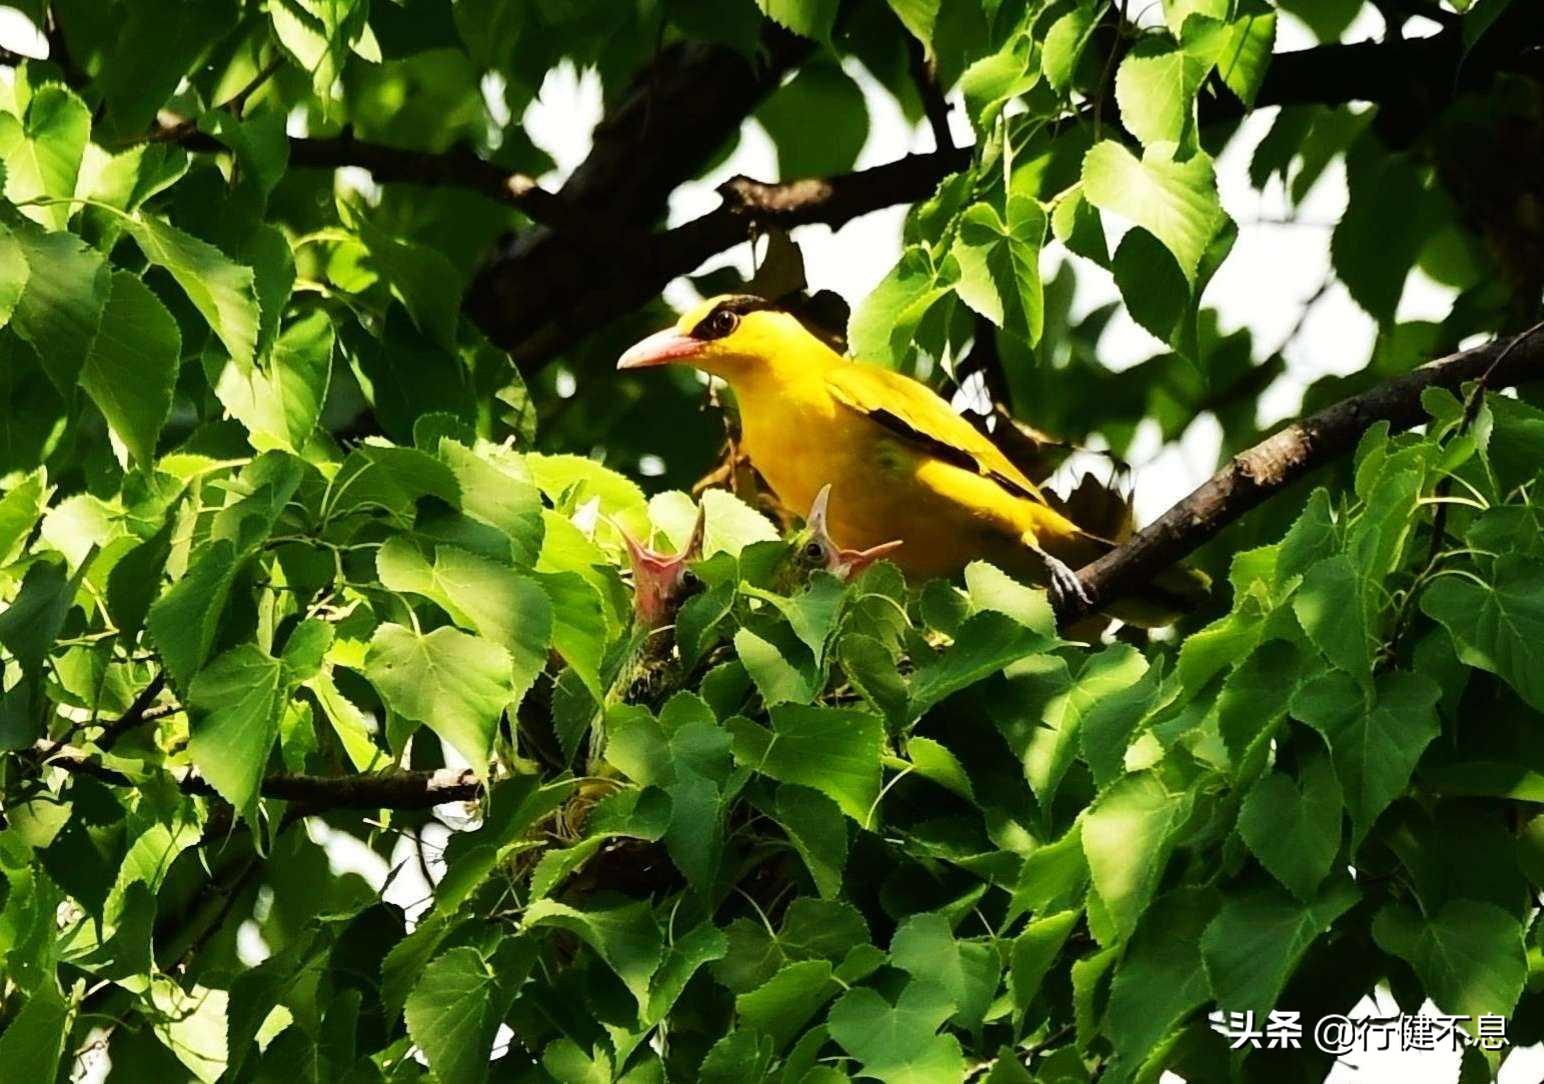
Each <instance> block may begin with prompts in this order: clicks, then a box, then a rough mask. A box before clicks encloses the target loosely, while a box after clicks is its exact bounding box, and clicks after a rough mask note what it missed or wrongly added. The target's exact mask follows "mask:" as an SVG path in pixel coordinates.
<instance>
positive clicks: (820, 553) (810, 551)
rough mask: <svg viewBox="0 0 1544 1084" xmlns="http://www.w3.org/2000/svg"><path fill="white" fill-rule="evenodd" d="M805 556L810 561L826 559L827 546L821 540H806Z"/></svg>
mask: <svg viewBox="0 0 1544 1084" xmlns="http://www.w3.org/2000/svg"><path fill="white" fill-rule="evenodd" d="M804 556H805V558H806V559H807V560H810V561H824V560H825V559H826V547H825V546H823V545H821V544H820V543H819V542H806V543H805V544H804Z"/></svg>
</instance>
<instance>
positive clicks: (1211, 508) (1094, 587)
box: [1059, 328, 1544, 624]
mask: <svg viewBox="0 0 1544 1084" xmlns="http://www.w3.org/2000/svg"><path fill="white" fill-rule="evenodd" d="M1539 330H1540V329H1537V328H1536V329H1534V330H1533V331H1529V332H1525V333H1524V334H1523V335H1522V336H1520V337H1518V338H1514V339H1508V340H1506V341H1504V342H1501V341H1498V342H1492V343H1488V344H1486V345H1485V346H1481V347H1477V348H1475V349H1473V350H1465V351H1462V352H1460V353H1457V354H1450V355H1449V356H1447V357H1445V358H1440V359H1438V360H1437V361H1433V362H1430V363H1428V364H1426V365H1423V366H1422V367H1421V368H1419V369H1416V370H1415V371H1414V372H1411V373H1406V374H1405V375H1403V376H1400V377H1396V378H1394V379H1393V380H1390V381H1388V382H1386V383H1384V384H1381V385H1379V386H1378V387H1376V388H1373V389H1372V390H1371V391H1367V392H1364V393H1363V394H1361V395H1356V396H1352V397H1351V398H1349V399H1343V400H1341V401H1340V402H1339V403H1336V404H1335V405H1334V406H1332V407H1328V408H1327V409H1325V410H1321V411H1320V412H1319V413H1317V414H1314V415H1312V416H1310V417H1308V418H1304V419H1302V420H1301V421H1296V422H1293V423H1292V424H1291V425H1288V426H1287V427H1286V428H1285V429H1282V430H1281V431H1280V432H1278V433H1276V434H1275V435H1273V436H1270V437H1268V438H1266V439H1265V440H1263V441H1261V442H1260V443H1259V444H1256V445H1255V446H1254V447H1253V448H1250V449H1248V450H1247V451H1244V452H1240V453H1239V454H1238V455H1236V456H1234V457H1233V458H1232V459H1231V460H1230V461H1229V462H1228V464H1227V465H1226V466H1225V467H1223V468H1222V469H1221V470H1219V471H1218V472H1217V473H1216V474H1214V475H1213V476H1212V477H1211V479H1210V480H1208V481H1207V482H1206V483H1205V484H1204V485H1202V486H1201V487H1200V488H1198V489H1196V490H1195V491H1194V492H1193V493H1191V494H1190V495H1189V496H1188V497H1186V498H1184V499H1183V500H1182V501H1180V502H1179V503H1178V504H1176V505H1174V507H1172V508H1170V509H1169V510H1168V511H1167V512H1165V513H1164V514H1163V515H1162V516H1160V517H1158V519H1156V520H1155V521H1153V522H1152V523H1151V524H1149V525H1148V526H1147V527H1146V528H1144V529H1143V530H1142V531H1140V532H1139V533H1138V534H1137V535H1136V536H1135V537H1133V538H1132V539H1131V540H1130V541H1129V542H1127V543H1125V544H1124V545H1122V546H1119V547H1117V548H1116V549H1114V550H1111V551H1110V552H1109V553H1107V554H1105V555H1104V556H1103V557H1101V558H1099V559H1098V560H1097V561H1094V562H1093V563H1091V564H1089V565H1086V566H1084V567H1083V568H1081V569H1079V570H1078V579H1079V580H1081V581H1082V583H1083V587H1084V590H1085V591H1087V592H1088V594H1089V596H1090V598H1092V599H1093V605H1092V606H1085V605H1082V604H1080V603H1078V602H1077V601H1076V600H1072V601H1070V602H1069V603H1068V604H1067V605H1066V606H1064V607H1063V608H1062V610H1061V611H1060V613H1059V617H1060V618H1061V620H1062V623H1063V624H1067V623H1070V622H1072V621H1075V620H1077V619H1078V618H1079V617H1082V616H1084V615H1085V614H1087V613H1088V612H1089V611H1090V610H1093V609H1098V608H1099V607H1100V606H1101V605H1103V604H1105V603H1108V602H1112V601H1114V600H1116V599H1118V598H1121V597H1122V596H1124V595H1126V594H1129V593H1131V592H1133V591H1136V590H1139V589H1140V588H1141V587H1142V586H1143V585H1144V584H1146V583H1148V582H1150V581H1151V580H1152V578H1153V577H1154V576H1156V575H1158V573H1160V572H1162V571H1163V570H1164V569H1165V568H1168V567H1169V566H1170V565H1173V564H1175V563H1176V562H1178V561H1181V560H1183V559H1184V558H1185V557H1187V556H1188V555H1189V554H1191V553H1193V552H1194V551H1195V550H1196V549H1198V548H1199V547H1200V546H1201V545H1202V543H1204V542H1206V541H1207V540H1208V539H1210V538H1211V537H1212V536H1213V535H1215V534H1217V532H1219V531H1221V530H1222V529H1223V528H1224V527H1226V526H1227V525H1228V524H1230V523H1232V522H1233V521H1234V520H1236V519H1238V518H1239V517H1240V516H1242V515H1243V514H1244V513H1246V512H1248V511H1249V510H1250V509H1252V508H1254V507H1256V506H1257V505H1259V504H1260V503H1261V502H1262V501H1264V500H1265V499H1266V498H1268V497H1270V496H1271V495H1273V494H1275V493H1279V492H1280V491H1281V490H1282V489H1284V488H1286V487H1287V486H1288V485H1290V484H1292V483H1293V482H1295V481H1297V480H1298V479H1299V478H1302V477H1304V476H1305V475H1307V474H1309V473H1311V472H1312V471H1314V470H1316V469H1317V468H1319V467H1321V466H1323V465H1324V464H1326V463H1328V462H1330V461H1331V460H1333V459H1335V458H1337V457H1339V456H1341V455H1344V454H1346V453H1347V452H1349V451H1351V450H1352V449H1353V448H1355V447H1356V443H1357V441H1358V440H1360V439H1361V436H1362V434H1363V433H1364V432H1366V430H1367V428H1368V426H1370V425H1373V424H1374V423H1376V422H1380V421H1386V422H1388V423H1389V426H1390V428H1391V429H1392V430H1394V431H1395V432H1398V431H1401V430H1404V429H1409V428H1411V427H1412V426H1415V425H1419V424H1421V423H1422V422H1423V421H1425V420H1426V414H1425V412H1424V411H1423V410H1422V408H1421V393H1422V392H1423V391H1425V390H1426V389H1427V388H1432V387H1438V388H1449V389H1454V388H1458V387H1459V386H1461V385H1462V384H1464V383H1465V382H1467V381H1470V380H1485V381H1486V382H1487V383H1488V384H1489V386H1490V387H1492V388H1499V387H1507V386H1510V385H1514V384H1518V383H1522V382H1525V381H1528V380H1537V379H1540V378H1544V334H1539V333H1538V332H1539Z"/></svg>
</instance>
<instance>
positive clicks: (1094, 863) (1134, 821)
mask: <svg viewBox="0 0 1544 1084" xmlns="http://www.w3.org/2000/svg"><path fill="white" fill-rule="evenodd" d="M1189 805H1190V800H1189V797H1188V795H1185V794H1171V793H1170V792H1169V791H1168V790H1167V789H1166V788H1165V787H1164V785H1163V784H1162V783H1161V782H1160V781H1159V779H1158V777H1157V776H1156V775H1154V774H1152V773H1151V772H1138V773H1136V774H1133V775H1127V776H1123V777H1122V778H1121V779H1119V780H1117V781H1116V782H1115V783H1114V784H1113V785H1112V786H1111V787H1110V789H1109V790H1106V791H1105V792H1104V793H1103V794H1101V795H1100V796H1099V798H1098V800H1097V801H1096V802H1094V804H1093V806H1092V807H1091V808H1090V809H1089V810H1088V811H1087V812H1086V813H1084V814H1083V833H1082V835H1083V853H1084V855H1086V856H1087V858H1088V869H1089V873H1090V874H1091V876H1092V878H1093V883H1094V889H1095V891H1097V892H1098V893H1099V899H1100V900H1101V901H1102V902H1103V904H1104V906H1105V909H1106V910H1107V911H1108V912H1109V916H1110V919H1111V921H1112V922H1114V924H1115V929H1116V931H1117V932H1118V933H1119V934H1120V935H1121V936H1123V937H1129V936H1130V934H1131V932H1132V931H1133V930H1134V929H1136V925H1137V920H1138V919H1140V918H1141V917H1142V912H1143V911H1145V910H1146V909H1147V904H1148V901H1150V900H1151V899H1152V898H1153V891H1154V890H1155V889H1156V888H1157V886H1158V878H1159V877H1160V876H1161V875H1162V874H1163V868H1164V866H1165V865H1167V863H1168V859H1169V853H1170V850H1171V849H1172V847H1173V838H1172V834H1173V831H1174V829H1175V828H1176V827H1177V826H1178V825H1179V823H1180V822H1181V821H1182V820H1183V819H1184V815H1185V812H1186V810H1187V809H1188V807H1189Z"/></svg>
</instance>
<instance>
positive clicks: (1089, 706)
mask: <svg viewBox="0 0 1544 1084" xmlns="http://www.w3.org/2000/svg"><path fill="white" fill-rule="evenodd" d="M1048 658H1050V656H1043V657H1042V659H1048ZM1058 661H1060V660H1058ZM1034 662H1035V663H1038V662H1039V660H1035V661H1034ZM1021 665H1023V664H1021ZM1019 670H1020V666H1019V665H1015V666H1013V667H1010V668H1009V670H1008V671H1007V673H1008V675H1009V679H1010V680H1013V678H1014V676H1015V675H1016V673H1017V672H1019ZM1023 670H1024V671H1025V672H1026V673H1029V672H1035V671H1038V674H1037V677H1036V679H1035V680H1033V681H1032V682H1029V683H1027V684H1030V685H1031V686H1033V687H1035V689H1034V692H1026V693H1024V694H1018V690H1019V688H1020V682H1018V681H1014V686H1015V692H1016V694H1018V695H1015V696H1014V697H1013V698H1012V699H1011V700H1010V704H1016V705H1017V706H1018V707H1028V709H1029V711H1028V713H1027V714H1025V715H1021V716H1018V717H1016V718H1012V719H1010V718H1009V717H1008V716H1007V714H1006V713H1007V712H1008V711H1011V710H1014V708H1013V707H1010V706H1008V705H996V706H994V708H993V709H992V714H993V718H994V719H996V720H997V723H998V726H999V727H1003V729H1004V732H1005V734H1006V735H1007V736H1008V744H1009V745H1010V746H1012V747H1013V750H1014V752H1016V753H1018V754H1019V756H1020V757H1021V758H1022V759H1023V762H1024V777H1025V778H1026V779H1028V780H1029V785H1030V788H1031V789H1032V790H1034V792H1035V798H1036V800H1037V801H1039V803H1040V804H1041V806H1043V807H1046V808H1049V807H1050V805H1051V803H1052V802H1054V801H1055V799H1056V793H1057V791H1058V790H1059V789H1060V787H1061V782H1062V778H1063V777H1064V776H1065V775H1066V773H1067V769H1068V768H1069V767H1071V766H1072V761H1073V758H1074V757H1075V756H1076V754H1077V751H1078V747H1079V739H1080V736H1081V733H1082V729H1083V720H1084V717H1085V716H1087V715H1088V713H1089V712H1090V711H1092V710H1094V709H1095V708H1097V707H1098V705H1099V704H1100V703H1101V702H1103V701H1104V700H1105V699H1106V698H1108V697H1112V696H1116V695H1118V694H1119V693H1120V692H1121V691H1122V690H1124V689H1126V688H1128V687H1130V686H1131V685H1133V684H1135V683H1136V682H1138V681H1139V680H1141V678H1142V675H1143V674H1144V673H1145V672H1146V670H1147V660H1146V659H1144V658H1143V657H1142V654H1141V652H1139V651H1137V650H1135V649H1134V648H1132V647H1130V646H1129V645H1126V644H1112V645H1111V646H1110V647H1108V648H1106V649H1105V650H1103V651H1100V652H1098V653H1097V654H1091V655H1089V656H1088V657H1087V658H1086V659H1085V660H1083V663H1082V669H1081V670H1079V671H1078V673H1077V675H1076V676H1075V677H1074V676H1071V675H1069V674H1068V673H1067V672H1066V670H1065V669H1063V668H1061V667H1049V668H1044V669H1041V668H1040V667H1039V666H1037V665H1034V664H1033V663H1031V664H1028V665H1023Z"/></svg>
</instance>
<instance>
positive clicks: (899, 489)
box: [736, 378, 1027, 577]
mask: <svg viewBox="0 0 1544 1084" xmlns="http://www.w3.org/2000/svg"><path fill="white" fill-rule="evenodd" d="M738 385H739V386H738V387H737V388H736V393H737V398H738V402H739V406H740V418H741V427H742V436H743V445H744V450H745V452H746V454H747V455H748V456H749V457H750V460H751V462H752V464H754V465H755V467H756V469H757V470H758V471H759V472H760V473H761V475H762V477H764V478H765V479H766V480H767V484H768V485H770V486H771V487H772V489H773V491H774V492H775V493H776V494H777V497H778V499H779V500H780V501H781V502H782V503H783V504H784V505H786V506H787V507H789V508H790V509H793V510H795V511H798V512H802V511H803V510H804V509H806V508H808V507H809V506H810V504H811V502H813V501H814V499H815V495H816V494H817V493H818V492H819V491H820V489H821V487H822V486H825V485H828V484H829V485H830V486H831V501H830V511H829V517H830V530H831V534H832V537H833V538H835V539H836V541H837V542H838V543H839V544H840V545H842V546H845V547H850V548H854V549H866V548H868V547H870V546H877V545H880V544H882V543H885V542H891V541H895V540H897V539H898V540H900V541H901V542H902V543H903V545H902V546H901V548H900V549H899V550H897V551H896V552H895V553H893V554H892V555H890V557H889V559H890V560H893V561H894V562H895V563H896V564H898V565H899V566H900V567H901V568H902V569H903V570H905V571H906V572H908V573H910V574H912V575H914V576H919V577H929V576H948V575H952V574H953V573H955V572H957V571H959V569H960V568H962V567H963V566H964V565H965V564H967V563H969V561H971V560H973V559H975V558H977V557H982V556H985V555H986V554H988V553H992V552H995V551H997V550H1002V552H1003V553H1004V554H1011V553H1012V552H1013V551H1015V550H1016V549H1017V540H1018V537H1019V535H1020V534H1021V533H1022V532H1023V530H1024V529H1025V528H1026V526H1027V525H1026V524H1025V523H1024V522H1023V520H1024V513H1025V510H1024V509H1023V508H1022V507H1021V505H1023V504H1024V503H1026V502H1023V501H1020V500H1018V499H1017V498H1014V497H1012V496H1011V495H1009V494H1006V493H1005V492H1004V491H1003V490H1002V489H1001V487H999V486H998V485H996V484H995V483H994V482H992V481H991V480H989V479H987V478H983V477H982V476H980V475H979V474H977V473H974V472H971V471H968V470H965V469H962V468H960V467H958V466H955V465H953V464H950V463H946V462H943V461H941V460H939V459H936V458H934V457H932V456H930V455H927V454H925V453H922V452H919V451H918V450H917V449H916V448H915V447H914V446H911V445H909V444H908V443H907V442H905V441H903V440H901V439H899V438H897V437H896V436H894V435H893V434H892V433H890V432H888V431H887V430H885V429H884V428H883V427H882V426H880V425H878V424H876V423H875V422H873V421H872V420H871V419H869V418H868V417H866V416H864V415H862V414H859V413H857V412H855V411H853V410H850V409H848V408H847V407H845V406H843V405H842V404H840V403H838V402H837V401H836V400H835V399H834V398H833V397H832V396H831V395H830V393H829V392H828V391H826V390H825V384H824V381H823V380H810V379H803V378H798V379H793V380H786V381H782V382H780V383H779V384H778V385H777V386H771V385H770V383H768V382H763V381H759V380H756V379H755V378H752V379H750V380H745V381H740V382H738Z"/></svg>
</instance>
